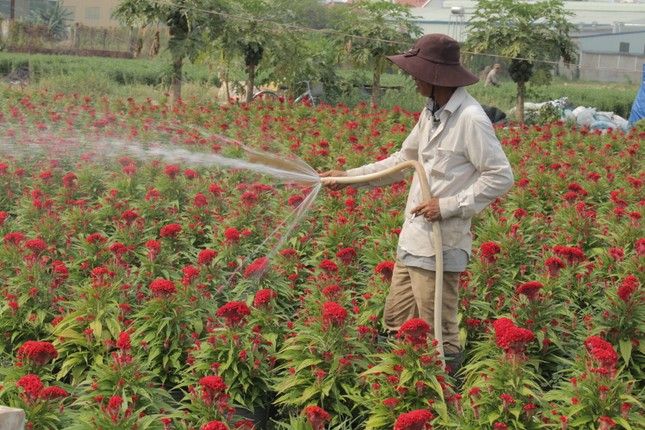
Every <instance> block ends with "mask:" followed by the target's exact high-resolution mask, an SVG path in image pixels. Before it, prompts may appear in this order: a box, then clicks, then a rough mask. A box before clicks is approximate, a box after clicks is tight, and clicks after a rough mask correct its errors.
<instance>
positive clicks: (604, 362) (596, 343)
mask: <svg viewBox="0 0 645 430" xmlns="http://www.w3.org/2000/svg"><path fill="white" fill-rule="evenodd" d="M585 348H586V349H587V351H588V352H589V354H590V355H591V356H592V358H593V359H594V360H595V361H596V362H597V363H598V364H599V365H600V366H601V367H602V368H603V369H605V370H609V371H611V370H613V369H615V367H616V365H617V364H618V354H617V353H616V351H615V350H614V347H613V346H612V345H611V344H610V343H609V342H607V341H606V340H604V339H602V338H600V337H598V336H590V337H588V338H587V339H586V340H585Z"/></svg>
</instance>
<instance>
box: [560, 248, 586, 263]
mask: <svg viewBox="0 0 645 430" xmlns="http://www.w3.org/2000/svg"><path fill="white" fill-rule="evenodd" d="M553 252H555V254H556V255H558V256H559V257H562V258H564V259H565V260H566V261H567V263H568V264H569V265H570V266H571V265H573V264H576V263H581V262H583V261H584V260H585V253H584V252H582V250H580V249H578V248H574V247H571V246H562V245H557V246H556V247H554V248H553Z"/></svg>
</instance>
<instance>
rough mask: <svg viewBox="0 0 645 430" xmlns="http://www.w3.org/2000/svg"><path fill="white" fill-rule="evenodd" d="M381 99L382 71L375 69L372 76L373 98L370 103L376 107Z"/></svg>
mask: <svg viewBox="0 0 645 430" xmlns="http://www.w3.org/2000/svg"><path fill="white" fill-rule="evenodd" d="M380 98H381V71H380V70H377V69H376V68H375V69H374V73H373V74H372V96H371V97H370V102H371V103H372V104H373V105H375V104H378V101H379V99H380Z"/></svg>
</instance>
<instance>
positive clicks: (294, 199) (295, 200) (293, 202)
mask: <svg viewBox="0 0 645 430" xmlns="http://www.w3.org/2000/svg"><path fill="white" fill-rule="evenodd" d="M304 200H305V198H304V197H303V196H291V197H289V200H288V201H287V204H288V205H289V206H291V207H293V208H297V207H298V206H300V204H301V203H302V202H303V201H304Z"/></svg>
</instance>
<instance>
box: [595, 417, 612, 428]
mask: <svg viewBox="0 0 645 430" xmlns="http://www.w3.org/2000/svg"><path fill="white" fill-rule="evenodd" d="M598 422H599V423H600V428H599V429H598V430H609V429H613V428H614V427H616V423H615V422H614V420H612V419H611V418H609V417H604V416H603V417H600V418H598Z"/></svg>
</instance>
